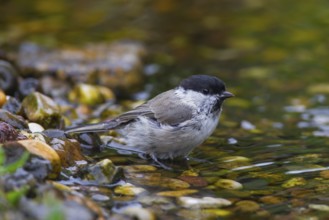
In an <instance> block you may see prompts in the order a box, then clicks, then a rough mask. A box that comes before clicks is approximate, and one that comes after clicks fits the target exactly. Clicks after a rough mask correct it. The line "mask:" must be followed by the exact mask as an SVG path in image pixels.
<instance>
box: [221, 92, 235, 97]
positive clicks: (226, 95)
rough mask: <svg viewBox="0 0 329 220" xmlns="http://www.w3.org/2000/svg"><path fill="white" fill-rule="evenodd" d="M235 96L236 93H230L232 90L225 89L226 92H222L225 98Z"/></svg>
mask: <svg viewBox="0 0 329 220" xmlns="http://www.w3.org/2000/svg"><path fill="white" fill-rule="evenodd" d="M233 96H234V94H233V93H230V92H228V91H225V92H223V93H222V94H221V96H220V97H221V98H223V99H227V98H231V97H233Z"/></svg>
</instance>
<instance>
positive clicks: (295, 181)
mask: <svg viewBox="0 0 329 220" xmlns="http://www.w3.org/2000/svg"><path fill="white" fill-rule="evenodd" d="M306 183H307V182H306V180H305V179H304V178H303V177H294V178H291V179H289V180H287V181H285V182H284V183H283V184H282V187H283V188H292V187H296V186H303V185H305V184H306Z"/></svg>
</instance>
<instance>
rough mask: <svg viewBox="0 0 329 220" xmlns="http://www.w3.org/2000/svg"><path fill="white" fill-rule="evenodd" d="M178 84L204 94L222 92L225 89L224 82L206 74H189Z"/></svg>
mask: <svg viewBox="0 0 329 220" xmlns="http://www.w3.org/2000/svg"><path fill="white" fill-rule="evenodd" d="M179 86H180V87H182V88H184V89H186V90H193V91H196V92H201V93H203V94H206V95H207V94H210V95H215V94H222V93H223V92H224V91H225V90H226V87H225V83H224V82H223V81H222V80H220V79H218V78H217V77H215V76H208V75H193V76H190V77H189V78H186V79H184V80H183V81H182V82H181V83H180V84H179Z"/></svg>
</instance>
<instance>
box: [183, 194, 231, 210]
mask: <svg viewBox="0 0 329 220" xmlns="http://www.w3.org/2000/svg"><path fill="white" fill-rule="evenodd" d="M177 202H178V203H179V204H180V205H181V206H183V207H184V208H188V209H197V208H199V209H200V208H205V209H206V208H219V207H223V206H229V205H231V204H232V203H231V201H229V200H227V199H222V198H213V197H202V198H193V197H185V196H183V197H179V198H178V199H177Z"/></svg>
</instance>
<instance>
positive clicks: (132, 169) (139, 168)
mask: <svg viewBox="0 0 329 220" xmlns="http://www.w3.org/2000/svg"><path fill="white" fill-rule="evenodd" d="M122 168H123V170H124V171H125V172H128V173H138V172H150V171H156V170H157V168H156V167H155V166H151V165H130V166H123V167H122Z"/></svg>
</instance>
